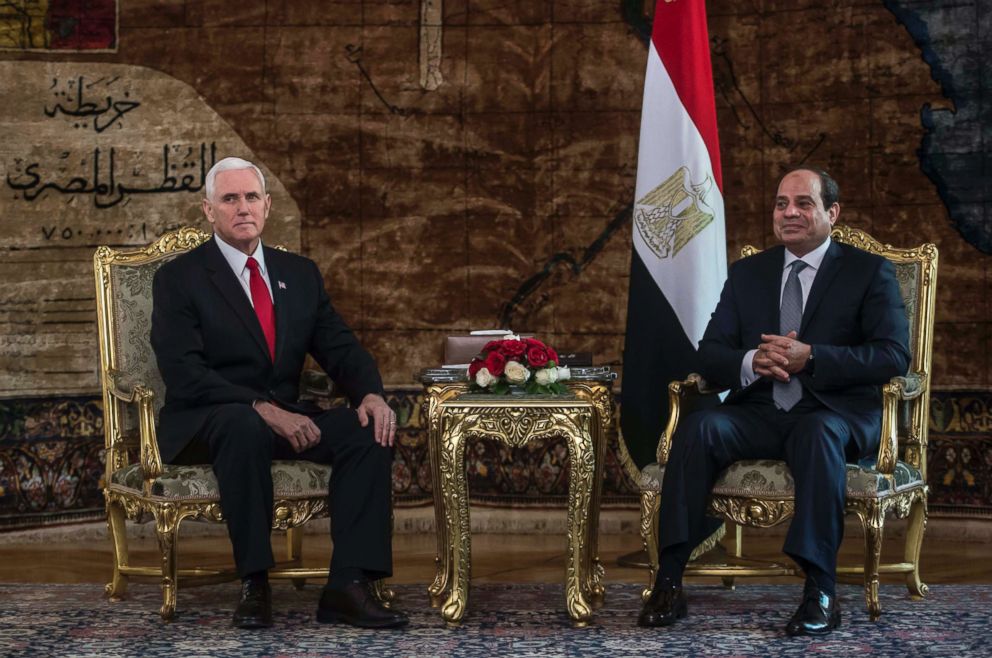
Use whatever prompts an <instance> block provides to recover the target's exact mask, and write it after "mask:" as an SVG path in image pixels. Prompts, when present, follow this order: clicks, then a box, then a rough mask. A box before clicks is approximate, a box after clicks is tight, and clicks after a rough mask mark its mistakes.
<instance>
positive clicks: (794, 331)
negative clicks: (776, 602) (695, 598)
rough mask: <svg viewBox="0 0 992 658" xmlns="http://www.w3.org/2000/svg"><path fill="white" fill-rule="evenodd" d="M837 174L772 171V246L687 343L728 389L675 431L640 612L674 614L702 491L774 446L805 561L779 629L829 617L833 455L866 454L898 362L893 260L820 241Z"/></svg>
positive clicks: (655, 621) (903, 364)
mask: <svg viewBox="0 0 992 658" xmlns="http://www.w3.org/2000/svg"><path fill="white" fill-rule="evenodd" d="M838 199H839V192H838V189H837V184H836V182H834V180H833V179H832V178H831V177H830V176H829V175H828V174H827V173H826V172H823V171H820V170H817V169H810V168H805V167H802V168H799V169H795V170H793V171H790V172H789V173H787V174H786V175H785V176H784V177H783V178H782V180H781V182H780V183H779V187H778V193H777V195H776V198H775V208H774V211H773V215H772V220H773V228H774V231H775V236H776V237H777V238H778V239H779V241H780V242H781V243H782V246H779V247H774V248H771V249H767V250H765V251H763V252H761V253H759V254H756V255H755V256H752V257H750V258H745V259H742V260H740V261H738V262H736V263H734V264H733V265H732V266H731V268H730V272H729V274H728V277H727V281H726V283H725V285H724V288H723V292H722V293H721V295H720V301H719V303H718V304H717V307H716V310H715V311H714V313H713V315H712V317H711V318H710V322H709V325H708V326H707V328H706V332H705V334H704V335H703V339H702V341H700V343H699V355H700V361H701V363H702V366H701V374H702V375H703V377H704V378H705V379H706V380H707V381H708V382H709V383H711V384H715V385H719V386H721V387H726V388H731V389H732V392H731V393H730V395H729V396H728V397H727V399H726V400H725V401H724V403H723V404H722V405H720V406H719V407H717V408H715V409H711V410H707V411H702V412H699V413H696V414H693V415H691V416H689V417H688V418H686V419H685V420H684V421H682V422H681V423H680V424H679V426H678V429H677V430H676V432H675V436H674V440H673V444H672V452H671V455H670V456H669V459H668V465H667V468H666V469H665V477H664V480H663V482H662V490H661V511H660V517H659V538H660V542H659V548H660V551H661V552H660V556H659V557H660V564H659V570H658V575H657V579H656V581H655V585H654V590H653V592H652V594H651V598H650V599H649V600H648V601H647V602H645V604H644V606H643V608H642V610H641V614H640V616H639V618H638V624H640V625H642V626H666V625H669V624H671V623H673V622H674V621H675V620H676V619H678V618H681V617H683V616H685V614H686V601H685V596H684V594H683V591H682V573H683V571H684V569H685V565H686V563H687V561H688V559H689V555H690V553H691V551H692V548H693V547H694V546H696V545H697V544H698V543H699V542H700V541H702V540H703V539H704V538H705V535H706V529H707V524H706V521H705V510H706V503H707V497H708V496H709V494H710V491H711V490H712V488H713V485H714V483H715V482H716V479H717V477H718V476H719V474H720V473H721V471H723V470H724V469H726V468H727V467H728V466H730V465H731V464H732V463H733V462H735V461H738V460H742V459H784V460H785V461H786V463H787V464H788V465H789V469H790V470H791V472H792V475H793V478H794V480H795V489H796V490H795V515H794V517H793V519H792V523H791V525H790V527H789V531H788V534H787V535H786V539H785V546H784V547H783V550H784V552H785V553H786V554H787V555H789V556H790V557H791V558H792V559H794V560H795V561H796V562H797V563H798V565H799V566H800V567H801V568H802V569H803V571H804V572H805V574H806V585H805V587H804V591H803V599H802V603H801V604H800V605H799V608H798V609H797V610H796V613H795V614H794V615H793V616H792V619H791V620H790V621H789V623H788V624H787V626H786V632H787V633H788V634H789V635H819V634H824V633H828V632H830V631H831V630H833V629H834V628H836V627H837V626H838V625H839V624H840V610H839V608H838V605H837V601H836V597H835V584H836V569H837V550H838V548H839V546H840V542H841V539H842V537H843V533H844V500H845V485H846V475H845V464H846V462H847V461H848V460H857V459H859V458H865V457H871V456H873V455H875V454H876V453H877V450H878V444H879V434H880V431H881V388H880V387H881V385H882V384H884V383H885V382H887V381H888V380H889V379H890V378H891V377H894V376H898V375H903V374H905V373H906V370H907V368H908V367H909V361H910V354H909V347H908V345H909V328H908V324H907V321H906V315H905V311H904V308H903V303H902V298H901V297H900V294H899V286H898V283H897V281H896V278H895V272H894V270H893V268H892V266H891V264H890V263H889V262H888V261H887V260H885V259H884V258H882V257H880V256H876V255H873V254H869V253H867V252H865V251H862V250H860V249H856V248H854V247H850V246H847V245H842V244H839V243H836V242H832V241H831V240H830V230H831V228H832V227H833V225H834V223H835V222H836V221H837V217H838V215H839V214H840V204H839V202H838Z"/></svg>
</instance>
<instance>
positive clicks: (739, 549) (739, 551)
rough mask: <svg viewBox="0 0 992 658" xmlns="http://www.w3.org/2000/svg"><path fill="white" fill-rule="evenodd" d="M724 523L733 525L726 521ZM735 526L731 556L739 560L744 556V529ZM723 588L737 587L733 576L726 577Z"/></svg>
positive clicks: (738, 525) (736, 524)
mask: <svg viewBox="0 0 992 658" xmlns="http://www.w3.org/2000/svg"><path fill="white" fill-rule="evenodd" d="M724 523H733V522H732V521H728V520H726V519H724ZM733 526H734V549H733V552H732V553H731V556H732V557H733V558H735V559H737V560H739V559H741V557H743V556H744V532H743V530H744V528H743V527H742V526H741V524H739V523H733ZM721 580H722V581H723V586H724V587H726V588H727V589H734V588H735V587H736V582H735V580H734V577H733V576H724V577H723V578H722V579H721Z"/></svg>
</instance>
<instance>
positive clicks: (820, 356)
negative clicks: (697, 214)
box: [699, 242, 910, 457]
mask: <svg viewBox="0 0 992 658" xmlns="http://www.w3.org/2000/svg"><path fill="white" fill-rule="evenodd" d="M784 249H785V248H784V247H783V246H781V245H780V246H777V247H773V248H770V249H766V250H765V251H762V252H760V253H758V254H755V255H754V256H751V257H749V258H744V259H741V260H739V261H737V262H736V263H734V264H733V265H731V267H730V271H729V273H728V276H727V281H726V283H725V284H724V287H723V292H722V293H721V294H720V302H719V303H718V304H717V307H716V310H715V311H714V312H713V315H712V317H711V318H710V322H709V325H708V326H707V327H706V332H705V334H704V335H703V339H702V340H701V341H700V343H699V354H700V359H701V362H702V366H701V369H700V370H701V374H702V375H703V377H705V378H706V379H707V381H709V382H710V383H713V384H717V385H720V386H722V387H727V388H730V389H732V390H731V393H730V395H729V396H728V397H727V399H726V401H725V402H724V404H741V403H746V402H747V401H748V400H749V399H753V396H755V395H769V389H770V387H771V382H770V381H769V380H768V379H766V378H760V379H758V380H756V381H755V382H753V383H752V384H751V385H749V386H748V387H746V388H741V380H740V372H741V362H742V361H743V359H744V355H745V353H746V352H747V351H748V350H751V349H754V348H755V347H757V346H758V345H759V344H760V343H761V334H763V333H764V334H779V333H780V331H779V305H780V298H781V294H780V290H781V287H782V270H783V267H784V266H785V254H784ZM798 340H800V341H802V342H804V343H808V344H810V345H811V346H812V349H813V354H814V359H813V364H812V373H810V372H809V368H807V369H806V370H804V371H803V372H800V373H799V374H798V377H799V379H800V380H801V381H802V384H803V388H804V389H805V390H806V391H808V392H809V393H810V394H811V395H813V396H815V397H816V398H817V399H818V400H819V401H820V402H821V403H823V405H825V406H826V407H827V408H829V409H831V410H833V411H835V412H837V413H838V414H840V415H841V416H842V417H843V418H844V419H845V420H846V421H847V422H848V424H849V425H850V426H851V429H852V431H853V438H854V440H855V441H856V442H857V445H858V447H859V449H860V452H861V455H862V456H863V457H865V456H869V455H870V454H871V453H872V452H873V451H875V450H877V448H878V443H879V438H880V437H879V433H880V431H881V385H882V384H885V383H886V382H888V381H889V379H891V378H892V377H896V376H900V375H905V374H906V372H907V369H908V368H909V363H910V352H909V325H908V322H907V319H906V312H905V309H904V306H903V302H902V297H901V295H900V294H899V284H898V282H897V281H896V277H895V270H894V269H893V267H892V264H891V263H889V261H888V260H886V259H885V258H882V257H881V256H877V255H875V254H870V253H868V252H866V251H863V250H861V249H857V248H856V247H852V246H849V245H845V244H841V243H838V242H832V243H831V244H830V247H829V248H828V249H827V253H826V254H825V255H824V258H823V262H822V263H821V265H820V268H819V269H818V270H817V272H816V277H815V278H814V279H813V286H812V288H811V289H810V293H809V296H808V298H807V301H806V306H805V308H804V309H803V319H802V324H801V327H800V329H799V332H798ZM794 376H795V375H794Z"/></svg>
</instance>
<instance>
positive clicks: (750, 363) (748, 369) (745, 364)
mask: <svg viewBox="0 0 992 658" xmlns="http://www.w3.org/2000/svg"><path fill="white" fill-rule="evenodd" d="M829 248H830V236H827V239H826V240H824V241H823V244H821V245H820V246H819V247H817V248H816V249H814V250H813V251H811V252H809V253H808V254H806V255H805V256H803V257H802V258H801V259H800V258H799V256H796V255H795V254H793V253H792V252H791V251H789V250H788V249H786V250H785V263H784V264H783V265H782V285H781V287H780V288H779V290H778V300H779V306H781V305H782V294H783V293H784V292H785V282H786V281H788V280H789V271H790V270H791V268H792V263H793V262H794V261H797V260H802V261H803V262H804V263H806V265H807V267H805V268H804V269H803V271H801V272H800V273H799V274H798V277H799V287H800V288H801V289H802V291H803V311H805V310H806V300H807V299H809V291H810V288H812V287H813V279H815V278H816V273H817V271H819V269H820V265H821V264H822V263H823V257H824V256H825V255H826V253H827V249H829ZM776 333H777V332H776ZM757 351H758V350H757V349H753V350H748V352H747V354H745V355H744V360H743V361H741V386H742V387H743V386H747V385H748V384H750V383H751V382H753V381H754V380H755V379H758V376H757V375H755V374H754V353H755V352H757Z"/></svg>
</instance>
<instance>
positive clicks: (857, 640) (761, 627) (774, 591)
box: [0, 583, 992, 658]
mask: <svg viewBox="0 0 992 658" xmlns="http://www.w3.org/2000/svg"><path fill="white" fill-rule="evenodd" d="M101 589H102V588H100V587H97V586H95V585H51V586H44V585H0V602H2V603H0V656H11V657H13V656H56V655H57V656H101V657H112V656H148V657H152V658H155V657H159V656H170V657H171V656H214V657H222V656H239V657H240V656H273V657H276V656H277V657H280V658H318V657H336V656H342V657H348V658H359V657H364V656H376V657H377V658H392V657H394V656H395V657H400V656H402V657H404V658H407V657H415V656H535V657H536V656H541V657H542V658H545V657H552V656H606V655H615V656H652V657H654V656H661V655H665V656H805V655H807V654H834V655H845V656H849V655H854V654H871V655H872V656H900V657H902V656H930V655H933V656H979V655H981V656H987V655H989V653H988V645H987V642H986V637H987V636H988V634H989V630H990V616H989V612H988V610H989V609H990V606H992V587H990V586H966V585H944V586H940V585H938V586H935V587H933V588H932V593H931V597H930V599H928V601H926V602H912V601H910V600H909V599H908V598H907V597H906V596H905V589H904V588H902V587H900V586H885V587H883V589H882V605H883V610H884V613H883V616H882V619H881V621H879V622H877V623H871V622H870V621H868V618H867V615H866V614H865V611H864V605H863V601H862V598H861V590H860V588H858V587H855V586H850V585H847V586H842V587H841V591H840V597H841V601H842V607H843V610H844V622H843V625H842V626H841V629H840V630H839V631H837V632H835V633H833V634H832V635H831V636H829V637H828V638H827V639H820V640H812V639H806V638H798V639H792V638H787V637H785V636H784V635H783V633H782V628H783V626H784V625H785V622H786V620H787V618H788V616H789V615H790V614H791V613H792V610H793V609H794V607H795V605H796V604H797V602H798V598H797V597H798V596H799V593H800V585H799V584H798V583H794V584H787V585H746V584H745V585H743V586H741V587H739V588H738V589H737V590H736V591H729V590H725V589H722V588H720V587H709V586H692V587H690V588H689V615H690V616H689V617H688V618H687V619H685V620H684V621H682V622H680V623H679V624H678V625H676V626H675V627H672V628H669V629H659V630H646V629H640V628H637V627H636V626H635V625H634V618H635V616H636V613H637V610H638V609H639V606H640V604H639V597H638V588H637V587H636V586H634V585H610V586H609V587H608V591H607V602H606V605H605V606H604V607H603V608H602V609H601V610H599V611H598V613H597V616H596V618H595V623H594V624H592V625H591V626H589V627H586V628H573V627H572V626H571V624H570V622H569V620H568V618H567V616H566V615H565V613H564V597H563V593H562V588H561V586H556V585H479V586H476V587H475V588H473V590H472V592H471V598H470V612H469V615H468V616H467V618H466V620H465V622H464V623H463V624H462V625H461V626H460V627H457V628H448V627H446V626H445V624H444V622H443V621H442V620H441V618H440V616H439V615H438V614H437V611H435V610H431V609H430V608H428V607H427V598H426V593H425V590H424V587H423V586H399V587H396V588H395V589H396V592H397V595H398V597H399V604H400V607H401V608H402V609H404V610H407V611H408V612H410V614H411V618H412V624H411V626H410V627H409V628H406V629H401V630H393V631H366V630H359V629H353V628H349V627H344V626H324V625H320V624H317V623H316V622H315V621H314V619H313V611H314V607H315V605H316V598H317V595H318V588H317V587H316V586H313V585H311V586H309V587H307V588H306V589H305V590H303V591H301V592H298V591H296V590H294V589H292V587H291V586H289V585H288V584H283V583H279V584H277V585H276V586H275V587H274V600H275V605H276V620H275V621H276V624H275V627H274V628H272V629H270V630H268V631H237V630H235V629H232V628H231V626H230V621H229V620H230V612H231V608H232V606H233V602H234V601H235V599H236V597H237V591H238V587H237V585H236V584H234V583H228V584H224V585H216V586H210V587H201V588H187V589H185V590H182V591H181V592H180V595H179V612H180V614H179V616H178V618H177V619H176V621H175V622H173V623H171V624H163V623H162V622H161V621H160V620H159V618H158V615H157V606H158V595H157V591H156V589H155V588H154V587H152V586H150V585H147V584H142V585H136V586H135V585H133V586H132V590H133V592H132V596H131V598H129V599H128V600H127V601H124V602H121V603H114V604H111V603H108V602H107V601H106V600H104V599H103V597H102V594H101Z"/></svg>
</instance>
